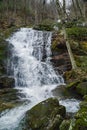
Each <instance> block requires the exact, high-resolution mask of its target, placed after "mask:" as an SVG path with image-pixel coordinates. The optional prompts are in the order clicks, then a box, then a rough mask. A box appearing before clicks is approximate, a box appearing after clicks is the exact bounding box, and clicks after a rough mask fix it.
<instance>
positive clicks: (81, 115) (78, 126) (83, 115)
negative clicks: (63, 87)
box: [72, 107, 87, 130]
mask: <svg viewBox="0 0 87 130" xmlns="http://www.w3.org/2000/svg"><path fill="white" fill-rule="evenodd" d="M75 118H76V121H75V124H74V126H73V129H72V130H87V108H84V107H83V108H81V109H80V110H79V111H78V112H77V114H76V115H75Z"/></svg>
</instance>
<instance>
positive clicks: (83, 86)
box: [76, 82, 87, 96]
mask: <svg viewBox="0 0 87 130" xmlns="http://www.w3.org/2000/svg"><path fill="white" fill-rule="evenodd" d="M76 90H77V92H78V93H79V94H81V95H82V96H84V95H86V94H87V82H82V83H79V84H78V85H77V87H76Z"/></svg>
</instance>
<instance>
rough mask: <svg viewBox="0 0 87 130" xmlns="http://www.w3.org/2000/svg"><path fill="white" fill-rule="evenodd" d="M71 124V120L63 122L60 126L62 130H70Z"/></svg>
mask: <svg viewBox="0 0 87 130" xmlns="http://www.w3.org/2000/svg"><path fill="white" fill-rule="evenodd" d="M70 123H71V121H70V120H63V122H62V123H61V125H60V130H69V127H70Z"/></svg>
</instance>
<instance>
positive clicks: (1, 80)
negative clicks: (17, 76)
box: [0, 76, 15, 89]
mask: <svg viewBox="0 0 87 130" xmlns="http://www.w3.org/2000/svg"><path fill="white" fill-rule="evenodd" d="M14 86H15V80H14V78H11V77H7V76H3V77H0V89H3V88H13V87H14Z"/></svg>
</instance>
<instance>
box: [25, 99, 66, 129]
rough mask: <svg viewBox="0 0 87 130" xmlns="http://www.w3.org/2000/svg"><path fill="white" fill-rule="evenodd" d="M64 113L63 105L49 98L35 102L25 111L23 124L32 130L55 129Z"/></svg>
mask: <svg viewBox="0 0 87 130" xmlns="http://www.w3.org/2000/svg"><path fill="white" fill-rule="evenodd" d="M65 113H66V111H65V107H63V106H61V105H59V102H58V100H57V99H53V98H50V99H47V100H45V101H43V102H41V103H39V104H37V105H36V106H34V107H33V108H32V109H31V110H29V111H28V112H27V113H26V117H25V120H24V121H25V123H24V125H25V128H26V129H30V128H31V129H32V130H35V129H36V130H47V129H48V130H57V129H59V126H60V124H61V122H62V121H63V118H64V117H65ZM62 117H63V118H62ZM23 128H24V127H23Z"/></svg>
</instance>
